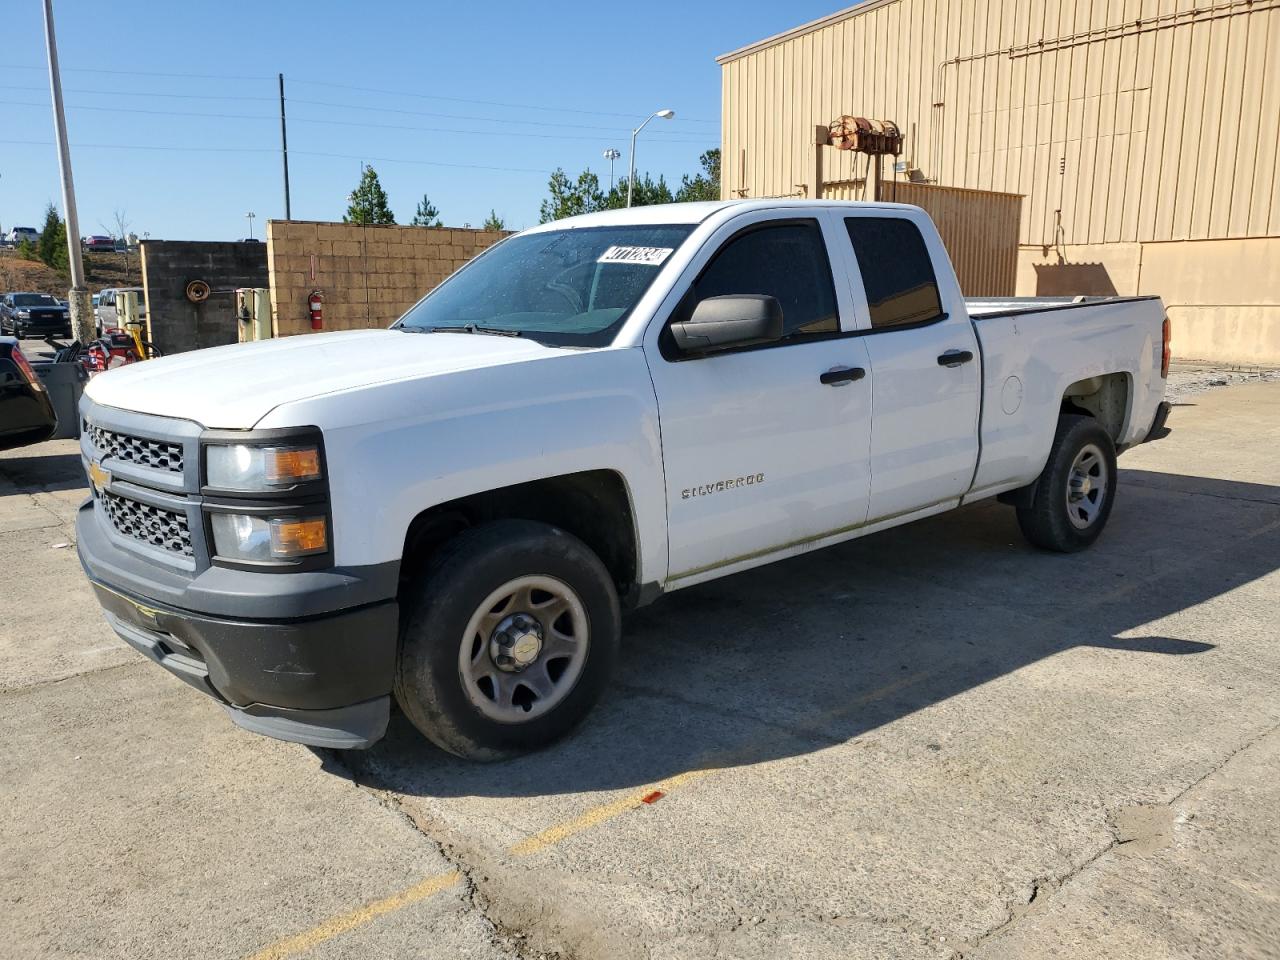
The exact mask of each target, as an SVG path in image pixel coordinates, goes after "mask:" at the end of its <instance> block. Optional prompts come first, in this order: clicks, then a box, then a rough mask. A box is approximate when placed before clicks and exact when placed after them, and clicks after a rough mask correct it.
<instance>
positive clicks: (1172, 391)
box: [1165, 363, 1280, 403]
mask: <svg viewBox="0 0 1280 960" xmlns="http://www.w3.org/2000/svg"><path fill="white" fill-rule="evenodd" d="M1240 383H1280V370H1265V369H1262V368H1259V367H1236V366H1226V365H1212V364H1199V363H1175V364H1174V365H1173V367H1172V369H1171V370H1170V371H1169V382H1168V385H1167V386H1166V387H1165V399H1167V400H1169V401H1171V402H1173V403H1177V402H1178V401H1179V400H1183V399H1185V398H1186V397H1193V396H1195V395H1196V394H1198V393H1204V392H1205V391H1206V390H1213V389H1215V388H1217V387H1229V386H1233V385H1235V384H1240Z"/></svg>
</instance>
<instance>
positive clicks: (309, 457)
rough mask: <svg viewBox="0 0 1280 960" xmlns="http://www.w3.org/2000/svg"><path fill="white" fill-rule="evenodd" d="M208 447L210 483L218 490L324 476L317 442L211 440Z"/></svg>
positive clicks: (263, 487)
mask: <svg viewBox="0 0 1280 960" xmlns="http://www.w3.org/2000/svg"><path fill="white" fill-rule="evenodd" d="M206 450H207V457H208V459H207V466H206V470H207V474H208V484H209V486H211V487H214V488H215V489H218V490H237V491H242V492H247V493H253V492H260V491H269V490H273V489H279V488H283V487H291V486H293V485H294V484H298V483H306V482H308V481H310V480H319V479H320V477H321V476H322V473H321V470H320V448H319V447H318V446H317V445H315V444H306V445H295V444H291V445H289V446H264V447H258V446H250V445H249V444H245V443H236V444H229V445H222V444H211V445H210V446H209V447H207V448H206Z"/></svg>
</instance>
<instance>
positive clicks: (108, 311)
mask: <svg viewBox="0 0 1280 960" xmlns="http://www.w3.org/2000/svg"><path fill="white" fill-rule="evenodd" d="M125 291H129V292H132V293H136V294H137V295H138V319H139V320H143V321H145V320H146V319H147V300H146V294H145V292H144V291H143V289H142V287H108V288H107V289H105V290H101V291H99V292H98V302H97V303H96V304H95V305H94V308H93V317H94V321H95V322H96V324H97V328H98V333H99V334H101V333H103V332H104V331H106V330H110V329H112V328H115V327H119V326H120V325H121V324H122V323H123V322H124V321H123V320H121V319H120V312H119V310H118V309H117V295H118V294H121V293H124V292H125Z"/></svg>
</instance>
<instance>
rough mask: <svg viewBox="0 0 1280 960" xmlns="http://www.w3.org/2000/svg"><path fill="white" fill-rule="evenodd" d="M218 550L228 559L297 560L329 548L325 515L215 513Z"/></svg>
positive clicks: (214, 527) (214, 529)
mask: <svg viewBox="0 0 1280 960" xmlns="http://www.w3.org/2000/svg"><path fill="white" fill-rule="evenodd" d="M210 520H211V522H212V524H213V548H214V553H216V554H217V555H218V556H220V557H225V558H226V559H228V560H257V561H271V560H295V559H297V558H299V557H310V556H314V555H315V554H317V553H324V552H325V551H326V550H328V549H329V528H328V523H327V522H326V521H325V518H324V517H259V516H250V515H248V514H243V513H215V514H213V515H212V517H211V518H210Z"/></svg>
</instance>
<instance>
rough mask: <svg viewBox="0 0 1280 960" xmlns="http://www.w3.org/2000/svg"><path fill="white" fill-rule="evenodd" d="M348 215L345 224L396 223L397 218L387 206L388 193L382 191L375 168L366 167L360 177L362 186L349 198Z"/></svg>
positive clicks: (343, 220)
mask: <svg viewBox="0 0 1280 960" xmlns="http://www.w3.org/2000/svg"><path fill="white" fill-rule="evenodd" d="M348 199H349V200H350V203H349V204H348V206H347V215H346V216H345V217H343V218H342V222H343V223H395V222H396V218H395V217H394V216H393V215H392V213H391V208H390V207H389V206H387V192H386V191H385V190H383V189H382V184H381V182H379V180H378V173H377V171H376V170H374V169H373V167H370V166H365V168H364V173H362V174H361V175H360V185H359V186H357V187H356V188H355V190H354V191H353V192H352V194H351V196H350V197H349V198H348Z"/></svg>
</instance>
